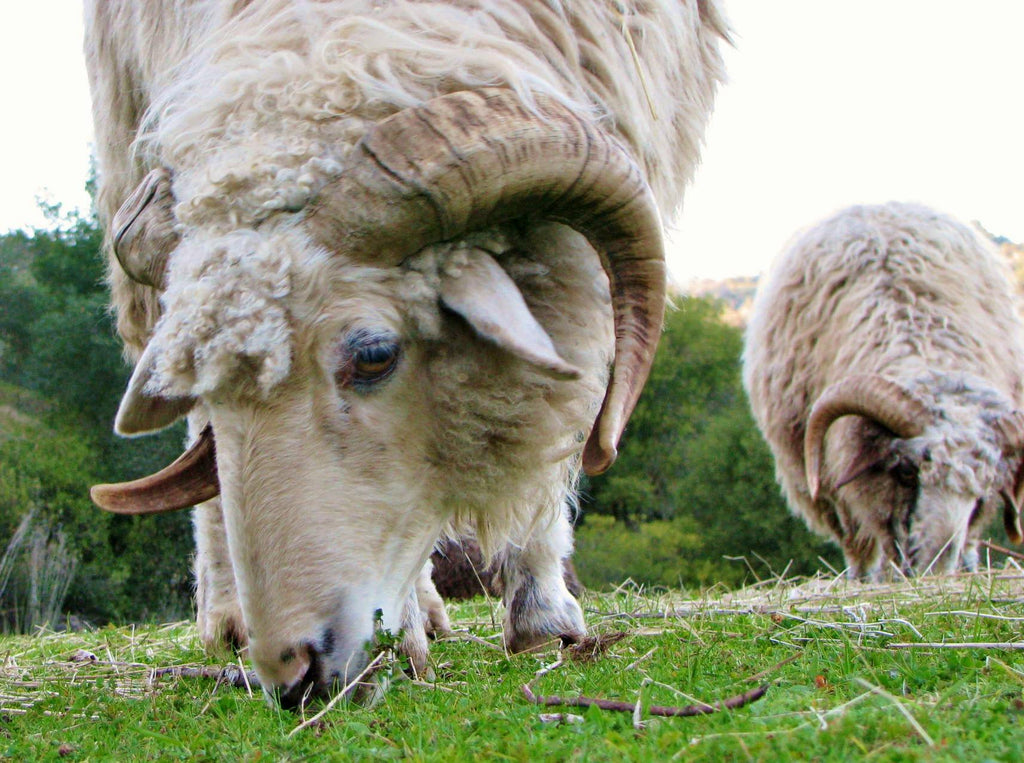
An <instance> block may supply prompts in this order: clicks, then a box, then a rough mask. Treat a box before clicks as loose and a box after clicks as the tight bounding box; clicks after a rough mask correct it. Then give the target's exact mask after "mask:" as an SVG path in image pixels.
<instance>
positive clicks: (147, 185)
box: [110, 168, 179, 289]
mask: <svg viewBox="0 0 1024 763" xmlns="http://www.w3.org/2000/svg"><path fill="white" fill-rule="evenodd" d="M110 227H111V230H112V231H113V232H114V240H113V249H114V256H115V257H117V261H118V262H119V263H120V264H121V268H122V269H123V270H124V272H125V273H126V274H127V275H128V277H129V278H131V279H132V280H133V281H137V282H138V283H141V284H144V285H145V286H152V287H153V288H156V289H162V288H163V287H164V274H165V273H166V271H167V258H168V256H169V255H170V253H171V251H172V250H173V249H174V247H176V246H177V245H178V240H179V236H178V232H177V230H176V229H175V221H174V196H173V194H172V193H171V173H170V172H169V171H168V170H166V169H163V168H158V169H155V170H153V171H151V172H150V173H149V174H148V175H146V177H145V178H143V180H142V182H141V183H139V185H138V187H136V189H135V190H134V191H132V194H131V196H129V197H128V198H127V199H126V200H125V202H124V203H123V204H122V205H121V208H120V209H118V210H117V214H115V215H114V219H113V220H112V221H111V226H110Z"/></svg>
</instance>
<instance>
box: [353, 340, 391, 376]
mask: <svg viewBox="0 0 1024 763" xmlns="http://www.w3.org/2000/svg"><path fill="white" fill-rule="evenodd" d="M396 365H398V345H397V344H395V343H393V342H387V343H381V344H371V345H369V346H367V347H362V348H360V349H359V350H358V351H357V352H356V356H355V360H354V362H353V371H354V373H353V381H354V382H355V383H357V384H359V383H371V382H376V381H380V380H381V379H384V378H385V377H387V376H388V375H389V374H390V373H391V372H392V371H394V370H395V366H396Z"/></svg>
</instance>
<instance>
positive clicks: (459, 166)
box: [308, 88, 665, 474]
mask: <svg viewBox="0 0 1024 763" xmlns="http://www.w3.org/2000/svg"><path fill="white" fill-rule="evenodd" d="M524 216H532V217H535V218H543V219H548V220H554V221H557V222H561V223H564V224H566V225H568V226H570V227H572V228H573V229H575V230H577V231H579V232H580V233H581V234H583V235H584V236H586V238H587V239H588V240H589V241H590V243H591V245H592V246H593V247H594V249H596V250H597V252H598V254H599V255H600V257H601V261H602V264H603V265H604V268H605V271H606V272H607V274H608V279H609V281H610V283H611V293H612V306H613V310H614V314H615V365H614V368H613V370H612V377H611V380H610V382H609V385H608V389H607V391H606V394H605V399H604V402H603V404H602V406H601V411H600V412H599V414H598V416H597V421H596V422H595V424H594V428H593V430H592V431H591V433H590V437H589V439H588V440H587V443H586V446H585V448H584V451H583V468H584V469H585V471H586V472H587V473H588V474H599V473H600V472H603V471H604V470H605V469H607V468H608V467H609V466H611V464H612V463H613V462H614V460H615V457H616V455H617V452H616V448H617V445H618V441H619V437H620V435H621V434H622V430H623V429H624V428H625V425H626V422H627V420H628V419H629V415H630V414H631V413H632V411H633V407H634V406H635V405H636V401H637V398H638V397H639V395H640V391H641V390H642V389H643V385H644V382H645V381H646V380H647V376H648V374H649V372H650V368H651V363H652V362H653V359H654V351H655V348H656V347H657V343H658V338H659V334H660V332H661V327H662V322H663V320H664V311H665V259H664V249H663V244H662V230H661V220H660V218H659V215H658V209H657V206H656V205H655V203H654V198H653V195H652V193H651V190H650V188H649V186H648V185H647V182H646V181H645V179H644V177H643V174H642V173H641V171H640V169H639V168H638V167H637V166H636V164H635V162H633V160H632V159H631V157H630V156H629V154H628V153H627V152H626V150H625V149H624V148H623V147H622V146H621V145H620V144H619V143H618V142H617V141H616V140H615V139H614V138H612V137H610V136H608V135H607V134H605V133H603V132H602V131H601V130H599V129H598V128H597V127H596V126H595V125H593V124H591V123H589V122H587V121H586V120H584V119H581V118H580V117H578V116H577V115H576V114H574V113H573V112H572V110H571V109H569V108H567V107H566V106H564V105H562V104H561V103H559V102H557V101H555V100H554V99H552V98H549V97H546V96H543V95H537V96H536V100H535V103H534V104H533V108H532V109H531V108H530V107H529V106H527V105H525V104H524V103H523V101H522V100H521V99H520V98H519V97H518V96H517V95H515V94H514V93H512V92H511V91H509V90H504V89H497V88H492V89H482V90H477V91H467V92H460V93H453V94H450V95H445V96H441V97H438V98H435V99H433V100H431V101H429V102H427V103H426V104H424V105H423V106H420V107H416V108H410V109H406V110H404V111H401V112H399V113H397V114H394V115H393V116H391V117H389V118H387V119H385V120H382V121H381V122H379V123H377V124H376V125H375V126H374V127H372V128H371V129H370V131H369V132H368V133H367V135H366V136H365V137H364V138H363V140H362V141H360V143H359V144H358V145H357V146H356V147H355V148H354V149H353V151H352V153H351V155H350V157H349V163H348V166H347V169H346V170H345V171H344V172H343V173H342V174H341V175H340V176H339V177H338V178H337V179H336V180H335V181H333V182H332V183H330V184H329V185H328V186H326V187H325V188H324V189H323V190H322V191H321V193H320V195H319V197H318V198H317V199H316V200H315V202H314V203H313V204H312V205H311V207H310V209H309V211H308V221H309V224H310V226H311V228H312V232H313V235H314V237H315V238H317V239H318V240H319V241H320V242H321V243H322V244H324V245H325V246H326V247H327V248H329V249H331V250H335V251H339V252H344V253H345V254H346V255H349V256H353V257H357V258H372V259H373V260H374V261H376V262H382V261H383V262H391V263H394V264H398V263H400V262H401V261H402V260H404V259H405V258H406V257H408V256H410V255H412V254H415V253H416V252H417V251H419V250H420V249H422V248H423V247H425V246H428V245H430V244H433V243H438V242H440V241H446V240H449V239H454V238H458V237H459V236H461V235H463V234H465V233H466V232H469V231H472V230H476V229H481V228H485V227H488V226H491V225H495V224H499V223H502V222H506V221H509V220H512V219H515V218H520V217H524Z"/></svg>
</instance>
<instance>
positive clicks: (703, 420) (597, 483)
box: [587, 298, 743, 522]
mask: <svg viewBox="0 0 1024 763" xmlns="http://www.w3.org/2000/svg"><path fill="white" fill-rule="evenodd" d="M678 305H679V306H678V309H677V310H672V311H670V312H669V314H668V315H667V316H666V320H665V331H664V333H663V335H662V338H661V342H660V344H659V347H658V355H657V357H656V359H655V361H654V366H653V368H652V369H651V375H650V378H649V379H648V380H647V385H646V386H645V387H644V392H643V394H642V395H641V396H640V400H639V401H638V402H637V406H636V410H634V411H633V415H632V417H631V418H630V420H629V426H628V428H627V429H626V432H625V434H624V436H623V438H622V441H621V442H620V446H619V459H618V461H616V463H615V467H614V468H613V469H612V470H610V471H609V472H608V473H607V474H604V475H601V476H599V477H595V478H593V479H592V480H591V481H590V484H589V488H588V491H587V492H588V498H589V502H588V506H587V511H588V512H592V513H598V514H611V515H612V516H614V517H616V518H617V519H620V520H623V521H626V522H642V521H646V520H650V519H667V518H669V517H672V516H674V515H675V514H676V510H677V506H676V501H675V496H674V495H673V493H674V486H675V483H676V481H677V480H678V478H679V476H680V474H682V473H683V472H684V471H685V469H686V461H687V443H688V442H689V441H690V440H691V439H692V438H693V437H694V436H695V435H696V434H698V433H699V432H700V431H702V430H703V429H704V428H705V427H706V426H707V422H708V421H709V420H710V419H711V417H713V416H714V415H715V414H716V413H718V412H719V411H721V410H723V409H725V408H728V407H729V406H733V405H736V404H738V403H741V402H742V400H743V391H742V389H741V388H740V382H739V354H740V351H741V348H742V336H741V334H740V332H739V330H738V329H735V328H733V327H731V326H726V325H725V324H723V323H722V322H721V321H720V320H718V306H717V305H716V303H714V302H711V301H710V300H705V299H692V298H684V299H682V300H680V301H679V303H678Z"/></svg>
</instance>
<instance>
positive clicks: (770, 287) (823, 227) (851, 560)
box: [744, 203, 1024, 579]
mask: <svg viewBox="0 0 1024 763" xmlns="http://www.w3.org/2000/svg"><path fill="white" fill-rule="evenodd" d="M744 384H745V386H746V389H747V392H748V394H749V396H750V402H751V406H752V408H753V411H754V416H755V418H756V419H757V422H758V425H759V426H760V428H761V431H762V432H763V433H764V436H765V438H766V439H767V441H768V444H769V446H770V447H771V449H772V451H773V452H774V454H775V460H776V473H777V476H778V479H779V482H780V483H781V484H782V488H783V492H784V494H785V496H786V499H787V500H788V502H789V505H790V507H791V508H792V509H793V511H794V513H796V514H798V515H801V516H802V517H803V518H804V519H805V520H806V522H807V524H808V525H809V526H810V527H811V529H812V530H815V531H816V532H818V533H820V534H822V535H825V536H830V537H831V538H832V539H833V540H835V541H836V542H837V543H838V544H839V545H840V546H841V548H842V550H843V554H844V556H845V558H846V564H847V571H848V573H849V575H850V576H852V577H859V578H865V579H877V578H878V577H880V576H884V575H888V574H890V573H891V572H893V571H894V570H899V571H900V572H902V573H916V574H923V573H926V572H929V571H935V572H951V571H954V570H955V569H956V568H957V564H958V562H960V563H962V564H963V566H964V567H965V568H966V569H968V570H973V569H974V568H975V567H976V566H977V564H978V550H977V545H978V540H979V536H980V534H981V533H982V531H983V530H984V529H985V528H986V526H987V525H988V523H989V521H990V520H991V518H992V516H993V513H994V512H995V511H996V508H997V506H998V504H999V502H1000V501H1003V505H1004V514H1003V516H1004V520H1005V524H1006V528H1007V532H1008V533H1009V534H1010V536H1011V538H1012V539H1013V540H1015V541H1017V542H1019V541H1020V536H1021V528H1020V519H1019V511H1018V509H1017V507H1018V505H1019V500H1020V499H1019V492H1020V487H1021V486H1020V484H1019V483H1020V479H1021V475H1020V473H1019V467H1020V464H1021V452H1022V445H1024V418H1022V415H1021V413H1020V412H1019V408H1020V406H1021V403H1022V400H1024V345H1022V337H1021V323H1020V320H1019V318H1018V315H1017V312H1016V304H1015V298H1014V296H1013V294H1012V291H1011V288H1010V283H1009V281H1008V279H1007V277H1006V274H1005V273H1004V271H1003V268H1002V266H1001V265H1000V263H999V261H998V260H997V259H996V257H995V255H994V254H993V253H992V252H991V251H990V250H989V248H988V247H986V246H985V245H984V244H983V243H982V242H981V240H980V239H979V238H978V236H976V235H975V234H974V233H973V232H972V231H971V230H970V229H968V228H967V227H965V226H964V225H962V224H960V223H958V222H956V221H954V220H952V219H950V218H949V217H947V216H945V215H942V214H939V213H937V212H934V211H932V210H929V209H927V208H924V207H921V206H916V205H910V204H898V203H890V204H886V205H881V206H864V207H853V208H850V209H847V210H845V211H842V212H840V213H838V214H837V215H836V216H834V217H832V218H830V219H828V220H826V221H824V222H822V223H821V224H819V225H817V226H815V227H813V228H811V229H810V230H808V231H806V232H805V233H803V234H802V235H800V236H799V237H798V238H797V239H796V240H795V242H794V243H793V244H792V245H791V246H790V248H789V249H788V250H787V251H785V252H784V253H783V254H782V255H781V256H780V258H779V260H778V261H777V262H776V263H775V264H774V265H773V266H772V269H771V272H770V273H769V275H768V276H767V280H766V282H765V283H764V284H763V285H762V286H761V287H760V289H759V290H758V294H757V297H756V300H755V305H754V311H753V315H752V317H751V320H750V326H749V329H748V331H747V336H746V348H745V351H744Z"/></svg>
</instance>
